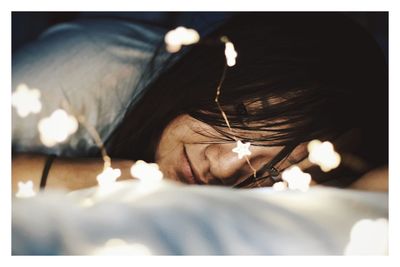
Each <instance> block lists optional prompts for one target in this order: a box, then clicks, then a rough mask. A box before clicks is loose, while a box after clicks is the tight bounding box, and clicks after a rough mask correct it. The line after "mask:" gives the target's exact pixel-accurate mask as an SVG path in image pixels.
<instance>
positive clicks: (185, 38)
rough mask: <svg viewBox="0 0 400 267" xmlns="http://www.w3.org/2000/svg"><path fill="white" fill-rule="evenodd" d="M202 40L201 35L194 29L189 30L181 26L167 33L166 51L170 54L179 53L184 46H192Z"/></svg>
mask: <svg viewBox="0 0 400 267" xmlns="http://www.w3.org/2000/svg"><path fill="white" fill-rule="evenodd" d="M199 40H200V35H199V33H198V32H197V31H196V30H194V29H187V28H185V27H183V26H179V27H177V28H176V29H174V30H171V31H169V32H167V34H166V35H165V37H164V41H165V44H166V49H167V51H168V52H170V53H176V52H178V51H179V50H180V49H181V47H182V46H183V45H191V44H194V43H197V42H198V41H199Z"/></svg>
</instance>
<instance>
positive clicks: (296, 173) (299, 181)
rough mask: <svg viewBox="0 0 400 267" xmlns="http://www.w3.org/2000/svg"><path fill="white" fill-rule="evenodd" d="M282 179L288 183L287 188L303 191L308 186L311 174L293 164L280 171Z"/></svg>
mask: <svg viewBox="0 0 400 267" xmlns="http://www.w3.org/2000/svg"><path fill="white" fill-rule="evenodd" d="M282 180H283V181H285V182H287V183H288V187H289V189H291V190H300V191H303V192H305V191H307V190H308V189H309V187H310V182H311V175H310V174H309V173H305V172H303V171H302V170H301V169H300V168H299V167H298V166H296V165H294V166H292V167H290V168H288V169H287V170H285V171H284V172H283V173H282Z"/></svg>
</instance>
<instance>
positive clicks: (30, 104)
mask: <svg viewBox="0 0 400 267" xmlns="http://www.w3.org/2000/svg"><path fill="white" fill-rule="evenodd" d="M11 105H12V106H13V107H14V108H15V109H16V110H17V114H18V115H19V116H20V117H22V118H25V117H26V116H28V115H29V114H30V113H39V112H40V111H41V110H42V103H41V102H40V91H39V89H29V87H28V86H27V85H26V84H19V85H18V86H17V89H16V90H15V91H14V92H13V93H12V95H11Z"/></svg>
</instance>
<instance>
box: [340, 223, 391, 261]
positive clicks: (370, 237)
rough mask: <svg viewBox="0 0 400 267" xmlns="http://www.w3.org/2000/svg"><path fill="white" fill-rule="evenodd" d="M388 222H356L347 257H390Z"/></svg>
mask: <svg viewBox="0 0 400 267" xmlns="http://www.w3.org/2000/svg"><path fill="white" fill-rule="evenodd" d="M388 235H389V229H388V220H387V219H386V218H379V219H376V220H371V219H362V220H360V221H358V222H356V223H355V224H354V225H353V227H352V229H351V232H350V241H349V243H348V244H347V246H346V248H345V250H344V254H345V255H388Z"/></svg>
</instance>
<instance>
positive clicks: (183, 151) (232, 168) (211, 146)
mask: <svg viewBox="0 0 400 267" xmlns="http://www.w3.org/2000/svg"><path fill="white" fill-rule="evenodd" d="M201 133H204V134H201ZM210 134H211V136H215V135H216V136H219V134H218V133H217V131H216V130H215V129H213V128H212V127H211V126H209V125H208V124H205V123H203V122H200V121H198V120H196V119H194V118H192V117H190V116H189V115H180V116H178V117H176V118H175V119H174V120H172V121H171V122H170V123H169V124H168V125H167V127H166V128H165V129H164V131H163V133H162V135H161V138H160V141H159V143H158V145H157V148H156V163H157V164H158V165H159V166H160V169H161V171H162V172H163V174H164V176H165V177H166V178H169V179H173V180H176V181H180V182H184V183H188V184H218V185H233V184H236V183H238V182H239V181H241V180H243V179H245V178H247V177H249V176H250V175H252V174H253V171H252V169H251V168H250V166H249V164H248V163H247V161H246V158H245V157H243V158H242V159H239V158H238V156H237V154H236V153H234V152H232V149H233V148H235V146H236V143H235V142H229V143H223V142H218V143H215V141H216V139H215V138H212V137H209V136H210ZM256 134H257V133H254V135H256ZM207 142H214V143H207ZM281 149H282V147H262V146H250V151H251V155H250V156H248V159H249V161H250V163H251V165H252V166H253V168H255V169H256V170H258V169H259V168H261V166H263V165H264V164H265V163H267V162H268V161H269V160H271V159H272V158H273V157H274V156H275V155H276V154H277V153H278V152H279V151H280V150H281ZM305 150H306V147H305V145H300V146H298V147H297V148H296V149H295V150H294V151H293V152H292V154H291V155H290V158H292V160H296V159H299V158H300V157H302V156H304V153H305ZM289 165H290V164H289V163H288V161H285V162H282V164H281V165H280V168H287V167H288V166H289Z"/></svg>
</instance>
